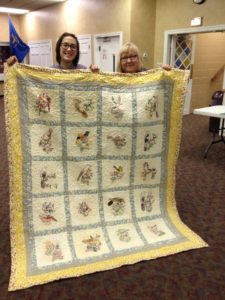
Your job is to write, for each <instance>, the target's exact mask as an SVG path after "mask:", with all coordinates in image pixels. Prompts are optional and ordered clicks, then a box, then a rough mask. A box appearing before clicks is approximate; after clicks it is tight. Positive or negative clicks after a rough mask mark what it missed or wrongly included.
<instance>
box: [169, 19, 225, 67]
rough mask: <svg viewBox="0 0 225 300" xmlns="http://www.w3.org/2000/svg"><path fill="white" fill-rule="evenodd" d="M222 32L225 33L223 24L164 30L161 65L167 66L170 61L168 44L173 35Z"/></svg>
mask: <svg viewBox="0 0 225 300" xmlns="http://www.w3.org/2000/svg"><path fill="white" fill-rule="evenodd" d="M221 31H222V32H223V31H225V24H220V25H213V26H201V27H194V28H193V27H189V28H182V29H172V30H166V31H165V32H164V50H163V63H164V64H168V63H169V61H170V44H171V40H172V36H173V35H177V34H193V33H207V32H221Z"/></svg>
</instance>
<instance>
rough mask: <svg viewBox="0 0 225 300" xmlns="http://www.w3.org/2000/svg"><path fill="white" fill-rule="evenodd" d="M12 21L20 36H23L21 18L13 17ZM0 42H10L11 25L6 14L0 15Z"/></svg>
mask: <svg viewBox="0 0 225 300" xmlns="http://www.w3.org/2000/svg"><path fill="white" fill-rule="evenodd" d="M11 19H12V21H13V24H14V26H15V28H16V30H17V32H18V34H21V31H20V22H19V17H18V16H11ZM0 42H9V24H8V16H7V15H6V14H0Z"/></svg>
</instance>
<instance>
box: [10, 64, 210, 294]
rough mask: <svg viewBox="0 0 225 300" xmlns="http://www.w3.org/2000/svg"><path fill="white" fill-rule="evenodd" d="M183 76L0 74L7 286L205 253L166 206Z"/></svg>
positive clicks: (20, 69)
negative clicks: (0, 77) (1, 82)
mask: <svg viewBox="0 0 225 300" xmlns="http://www.w3.org/2000/svg"><path fill="white" fill-rule="evenodd" d="M187 75H188V74H187V73H186V72H183V71H178V70H173V71H170V72H166V71H163V70H154V71H149V72H146V73H144V74H137V75H124V74H104V73H100V74H98V75H96V74H92V73H89V72H88V71H72V72H67V71H58V70H51V69H48V68H39V67H28V66H25V65H17V66H13V67H11V68H8V69H7V71H6V88H5V101H6V102H5V103H6V116H7V133H8V149H9V163H10V209H11V211H10V220H11V249H12V272H11V278H10V286H9V289H10V290H15V289H21V288H26V287H29V286H32V285H36V284H42V283H46V282H49V281H52V280H56V279H59V278H66V277H72V276H80V275H83V274H87V273H92V272H96V271H101V270H107V269H112V268H115V267H119V266H121V265H124V264H132V263H135V262H138V261H140V260H143V259H153V258H157V257H161V256H165V255H169V254H174V253H177V252H180V251H185V250H189V249H193V248H199V247H204V246H206V244H205V243H204V241H202V240H201V238H200V237H198V236H197V235H196V234H195V233H194V232H192V231H191V230H190V229H189V228H187V227H186V226H185V225H184V224H183V223H182V222H181V220H180V219H179V216H178V213H177V210H176V204H175V199H174V191H175V165H176V160H177V155H178V150H179V142H180V134H181V118H182V108H183V101H184V90H185V87H186V81H187Z"/></svg>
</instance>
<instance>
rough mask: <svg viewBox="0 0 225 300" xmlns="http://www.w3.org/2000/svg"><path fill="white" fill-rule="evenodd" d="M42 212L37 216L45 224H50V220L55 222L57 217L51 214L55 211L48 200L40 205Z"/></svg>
mask: <svg viewBox="0 0 225 300" xmlns="http://www.w3.org/2000/svg"><path fill="white" fill-rule="evenodd" d="M42 211H43V212H42V213H40V215H39V218H40V219H41V221H42V222H43V223H44V224H46V225H50V224H51V223H52V221H54V222H57V219H56V218H55V217H54V216H53V215H52V214H53V213H54V212H55V209H54V204H53V203H51V202H49V203H47V202H45V203H44V204H43V205H42Z"/></svg>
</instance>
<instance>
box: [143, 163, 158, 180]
mask: <svg viewBox="0 0 225 300" xmlns="http://www.w3.org/2000/svg"><path fill="white" fill-rule="evenodd" d="M156 173H157V171H156V168H150V166H149V163H148V162H147V161H145V162H144V163H143V171H142V172H141V177H142V178H143V180H146V179H147V177H148V176H149V175H150V176H151V179H154V178H155V175H156Z"/></svg>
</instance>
